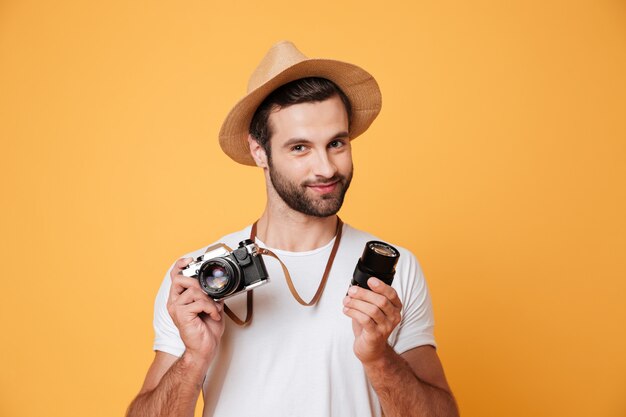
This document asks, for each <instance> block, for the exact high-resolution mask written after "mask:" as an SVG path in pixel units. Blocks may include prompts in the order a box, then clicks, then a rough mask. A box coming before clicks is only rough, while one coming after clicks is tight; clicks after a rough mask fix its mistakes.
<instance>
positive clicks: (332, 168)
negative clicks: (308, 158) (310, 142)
mask: <svg viewBox="0 0 626 417" xmlns="http://www.w3.org/2000/svg"><path fill="white" fill-rule="evenodd" d="M336 173H337V165H335V163H334V162H333V160H332V158H330V157H329V155H328V152H324V151H320V152H318V153H317V158H315V161H314V165H313V174H315V176H317V177H322V178H332V177H333V176H334V175H335V174H336Z"/></svg>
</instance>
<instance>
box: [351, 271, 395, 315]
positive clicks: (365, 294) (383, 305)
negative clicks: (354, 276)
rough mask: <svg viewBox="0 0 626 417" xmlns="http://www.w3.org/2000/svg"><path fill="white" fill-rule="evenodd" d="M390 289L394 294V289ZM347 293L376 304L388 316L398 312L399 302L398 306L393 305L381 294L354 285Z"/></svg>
mask: <svg viewBox="0 0 626 417" xmlns="http://www.w3.org/2000/svg"><path fill="white" fill-rule="evenodd" d="M370 279H371V278H370ZM381 285H385V284H382V283H381ZM389 288H391V287H389ZM391 290H392V291H393V293H394V294H395V290H393V288H391ZM348 295H349V296H350V297H352V298H355V299H357V300H362V301H365V302H368V303H370V304H373V305H375V306H377V307H378V308H379V309H381V310H382V311H383V312H384V313H385V314H386V315H388V316H393V315H395V314H398V313H399V310H400V309H401V306H402V304H401V303H400V307H399V306H397V305H395V304H394V303H393V302H392V301H391V300H389V299H388V298H387V297H386V296H385V295H383V294H378V293H375V292H373V291H370V290H366V289H365V288H360V287H358V286H356V285H354V286H352V287H350V289H349V290H348ZM396 298H397V295H396ZM398 302H399V300H398Z"/></svg>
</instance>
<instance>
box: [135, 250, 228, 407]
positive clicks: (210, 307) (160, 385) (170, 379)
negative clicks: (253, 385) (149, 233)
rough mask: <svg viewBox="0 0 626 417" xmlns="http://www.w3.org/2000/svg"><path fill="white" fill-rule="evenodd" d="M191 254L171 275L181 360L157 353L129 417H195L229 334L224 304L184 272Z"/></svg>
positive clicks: (170, 307)
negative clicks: (205, 383) (211, 369)
mask: <svg viewBox="0 0 626 417" xmlns="http://www.w3.org/2000/svg"><path fill="white" fill-rule="evenodd" d="M190 261H191V258H187V259H180V260H178V261H177V262H176V264H175V266H174V268H172V271H171V273H170V277H171V279H172V286H171V288H170V294H169V298H168V301H167V310H168V312H169V314H170V316H171V317H172V320H173V321H174V324H175V325H176V327H177V328H178V330H179V332H180V336H181V339H182V340H183V343H184V344H185V352H184V353H183V356H181V357H180V358H176V357H175V356H173V355H170V354H168V353H163V352H157V353H156V356H155V358H154V361H153V362H152V365H151V366H150V369H149V370H148V373H147V375H146V379H145V381H144V384H143V387H142V388H141V391H140V392H139V394H138V395H137V397H136V398H135V399H134V400H133V402H132V403H131V404H130V406H129V407H128V411H127V414H126V415H127V417H148V416H149V417H157V416H158V417H166V416H167V417H174V416H177V417H191V416H193V414H194V410H195V405H196V402H197V400H198V395H199V394H200V390H201V389H202V383H203V381H204V377H205V375H206V373H207V370H208V368H209V365H210V364H211V361H212V360H213V357H214V356H215V353H216V351H217V346H218V344H219V341H220V339H221V337H222V333H223V332H224V322H223V320H222V305H221V304H219V303H216V302H214V301H213V300H211V299H210V298H209V297H207V295H206V294H204V292H202V290H201V289H200V286H199V284H198V281H197V280H196V279H194V278H188V277H184V276H183V275H181V274H180V273H179V272H180V270H181V268H182V267H184V266H185V265H187V264H188V263H189V262H190Z"/></svg>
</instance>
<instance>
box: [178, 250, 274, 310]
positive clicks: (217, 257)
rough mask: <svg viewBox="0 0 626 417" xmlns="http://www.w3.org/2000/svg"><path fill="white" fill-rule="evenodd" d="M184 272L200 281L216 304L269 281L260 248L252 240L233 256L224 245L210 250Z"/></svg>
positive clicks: (183, 272) (203, 288) (235, 251)
mask: <svg viewBox="0 0 626 417" xmlns="http://www.w3.org/2000/svg"><path fill="white" fill-rule="evenodd" d="M181 272H182V274H183V275H184V276H186V277H191V278H197V279H198V281H199V282H200V287H201V288H202V290H203V291H204V292H205V293H206V294H207V295H208V296H209V297H211V298H212V299H214V300H215V301H220V300H223V299H225V298H228V297H232V296H233V295H237V294H239V293H241V292H244V291H249V290H251V289H253V288H256V287H258V286H259V285H263V284H265V283H267V282H268V280H269V277H268V275H267V269H266V268H265V263H264V262H263V258H262V256H261V255H260V254H259V247H258V246H257V245H256V244H255V243H254V242H253V241H252V240H250V239H246V240H242V241H241V242H239V247H238V248H237V249H235V250H233V251H232V252H230V251H229V249H228V248H227V247H226V246H224V245H223V244H221V243H218V244H216V245H213V246H210V247H208V248H207V250H206V252H205V253H204V254H203V255H200V256H199V257H197V258H196V259H195V260H194V261H193V262H191V263H190V264H189V265H188V266H187V267H186V268H183V270H182V271H181Z"/></svg>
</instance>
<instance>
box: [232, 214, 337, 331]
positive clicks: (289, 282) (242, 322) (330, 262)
mask: <svg viewBox="0 0 626 417" xmlns="http://www.w3.org/2000/svg"><path fill="white" fill-rule="evenodd" d="M342 230H343V222H342V221H341V219H340V218H339V217H337V229H336V230H335V243H334V244H333V248H332V249H331V251H330V256H329V257H328V262H326V268H325V269H324V274H323V275H322V280H321V281H320V285H319V287H317V291H316V292H315V295H314V296H313V298H312V299H311V301H309V302H308V303H307V302H306V301H304V300H303V299H302V297H300V294H298V291H297V290H296V287H295V286H294V285H293V281H292V279H291V275H289V270H288V269H287V266H285V264H284V263H283V261H281V260H280V258H279V257H278V256H276V254H275V253H274V252H272V251H270V250H268V249H265V248H259V254H261V255H267V256H271V257H272V258H275V259H277V260H278V262H280V266H281V267H282V268H283V273H284V274H285V279H286V281H287V286H288V287H289V291H291V295H293V297H294V298H295V299H296V301H298V303H300V304H302V305H303V306H307V307H310V306H314V305H315V304H317V302H318V301H319V299H320V297H321V296H322V293H323V292H324V288H325V287H326V281H328V276H329V275H330V270H331V269H332V267H333V262H334V261H335V255H337V250H338V249H339V243H340V242H341V232H342ZM256 231H257V222H254V224H253V225H252V230H250V240H252V241H254V239H255V238H256ZM252 292H253V290H250V291H248V298H247V303H246V309H247V311H246V318H245V320H241V319H240V318H239V317H237V315H236V314H235V313H234V312H233V311H232V310H231V309H230V308H228V306H227V305H226V304H224V312H225V313H226V314H227V315H228V317H230V318H231V320H232V321H234V322H235V323H236V324H237V325H239V326H246V325H247V324H248V323H250V321H251V320H252V310H253V302H252Z"/></svg>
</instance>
